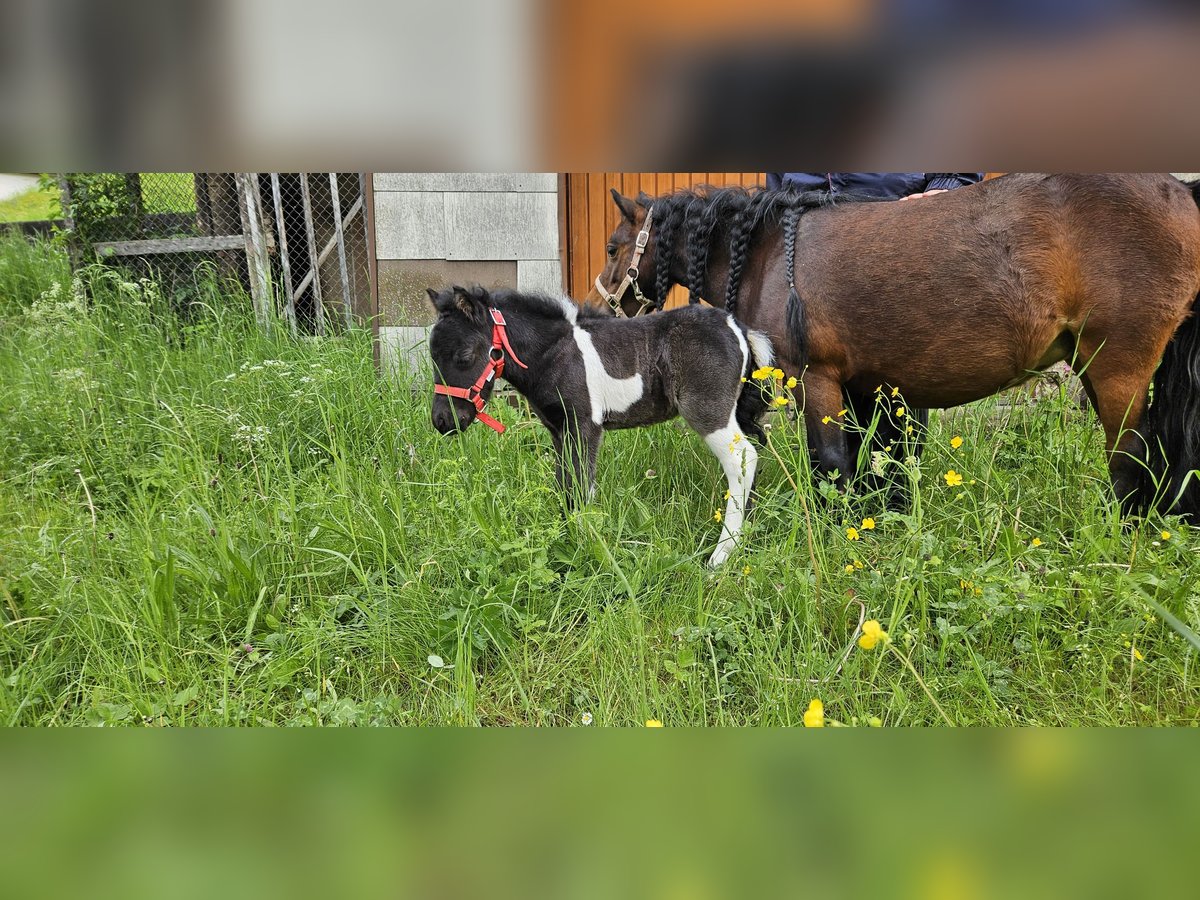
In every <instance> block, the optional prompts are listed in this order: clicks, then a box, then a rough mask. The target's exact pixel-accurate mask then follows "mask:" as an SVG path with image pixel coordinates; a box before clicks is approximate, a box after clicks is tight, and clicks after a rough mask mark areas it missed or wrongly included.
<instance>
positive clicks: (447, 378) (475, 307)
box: [429, 287, 772, 567]
mask: <svg viewBox="0 0 1200 900" xmlns="http://www.w3.org/2000/svg"><path fill="white" fill-rule="evenodd" d="M429 297H430V299H431V301H432V302H433V306H434V309H435V310H436V311H437V323H436V324H435V325H434V326H433V331H432V333H431V334H430V336H429V351H430V355H431V356H432V358H433V369H434V381H435V384H434V397H433V427H434V428H436V429H437V430H438V431H439V432H441V433H442V434H450V433H452V432H455V431H461V430H463V429H465V428H466V427H467V426H468V425H470V424H471V422H472V421H473V420H474V419H477V418H478V419H480V420H482V421H483V422H484V423H485V424H486V425H488V426H489V427H491V428H493V429H495V430H496V431H498V432H503V431H504V426H503V425H501V424H500V423H499V422H497V421H496V420H495V419H493V418H492V417H491V416H488V415H487V414H486V413H485V412H483V407H484V404H485V403H486V402H487V400H488V398H489V397H490V396H491V393H492V390H493V388H494V387H495V384H496V376H501V375H502V376H503V377H504V378H505V379H506V380H507V381H508V382H509V383H510V384H511V385H512V386H513V387H514V388H516V390H518V391H519V392H520V393H521V394H522V395H524V397H525V398H526V399H527V400H528V401H529V405H530V407H532V409H533V411H534V412H535V413H536V414H537V417H538V418H539V419H541V421H542V424H543V425H545V426H546V427H547V428H548V429H549V430H550V435H551V437H552V439H553V441H554V449H555V451H557V454H558V466H557V476H558V482H559V486H560V487H561V488H562V489H563V490H564V491H565V492H566V494H567V498H568V503H574V502H577V501H578V499H579V498H580V497H581V496H582V495H584V494H585V492H586V495H587V496H589V497H590V496H591V494H592V491H593V490H594V482H595V474H596V454H597V452H598V451H599V449H600V442H601V440H602V438H603V436H604V432H605V431H607V430H609V429H614V428H640V427H642V426H644V425H654V424H656V423H658V422H665V421H667V420H668V419H673V418H674V417H675V416H677V415H678V416H682V417H683V419H684V421H685V422H687V424H688V425H689V426H690V427H691V428H692V430H694V431H695V432H696V433H697V434H699V435H700V436H701V437H702V438H704V443H705V444H706V445H707V446H708V449H709V450H710V451H712V453H713V455H714V456H716V457H717V459H718V460H720V462H721V468H722V469H723V470H724V472H725V477H726V478H727V479H728V481H729V502H728V504H727V505H726V509H725V517H724V519H723V527H722V531H721V539H720V541H719V542H718V544H717V548H716V550H714V551H713V554H712V557H711V558H710V559H709V565H710V566H714V567H715V566H719V565H720V564H721V563H723V562H724V561H725V559H726V558H727V557H728V556H729V554H730V552H731V551H732V550H733V548H734V546H735V544H736V542H737V538H738V533H739V532H740V531H741V528H742V522H743V519H744V518H745V513H746V506H747V503H748V502H749V499H750V488H751V486H752V485H753V483H754V471H755V468H756V466H757V464H758V453H757V451H756V450H755V449H754V446H753V444H752V443H751V442H750V441H749V440H747V436H750V437H754V438H757V439H761V438H762V431H761V430H760V428H759V426H758V423H757V419H758V417H759V416H760V415H761V414H762V412H763V411H764V410H765V408H766V402H765V401H764V399H763V396H762V392H761V390H760V388H759V386H758V385H757V384H755V383H754V382H752V381H750V380H749V375H750V372H751V370H752V369H754V368H756V367H758V368H761V367H764V366H768V365H770V364H771V361H772V352H771V344H770V341H768V340H767V338H766V336H765V335H762V334H760V333H758V332H756V331H749V330H748V329H746V328H744V327H743V326H742V325H740V324H739V323H738V322H737V321H736V320H734V318H733V316H731V315H728V314H727V313H724V312H722V311H720V310H716V309H713V308H711V307H704V306H689V307H686V308H683V309H679V310H673V311H670V312H667V313H664V314H663V315H657V316H645V317H641V318H637V319H616V318H613V317H612V316H610V315H609V314H608V312H607V311H599V310H593V309H589V308H587V307H581V306H579V305H577V304H576V303H575V302H574V301H573V300H570V299H569V298H566V297H561V298H552V297H547V296H543V295H540V294H527V293H519V292H517V291H511V290H503V291H496V292H494V293H489V292H488V291H485V290H484V289H483V288H479V287H475V288H471V289H465V288H461V287H454V288H450V289H448V290H443V291H441V292H440V293H439V292H437V291H434V290H432V289H430V290H429Z"/></svg>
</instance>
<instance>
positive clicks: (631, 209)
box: [609, 188, 637, 222]
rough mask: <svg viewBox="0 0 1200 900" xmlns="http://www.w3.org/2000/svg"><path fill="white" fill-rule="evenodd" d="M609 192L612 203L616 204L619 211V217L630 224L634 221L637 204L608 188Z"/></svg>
mask: <svg viewBox="0 0 1200 900" xmlns="http://www.w3.org/2000/svg"><path fill="white" fill-rule="evenodd" d="M609 190H610V191H612V198H613V203H615V204H617V209H619V210H620V211H621V215H623V216H624V217H625V218H626V219H627V220H629V221H630V222H632V221H634V217H635V216H636V215H637V204H636V203H634V202H633V201H632V200H630V199H629V198H628V197H626V196H624V195H622V194H621V192H620V191H618V190H617V189H616V188H609Z"/></svg>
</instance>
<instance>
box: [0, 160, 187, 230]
mask: <svg viewBox="0 0 1200 900" xmlns="http://www.w3.org/2000/svg"><path fill="white" fill-rule="evenodd" d="M141 174H142V195H143V202H144V210H145V212H146V213H148V214H151V215H153V214H155V213H172V212H193V211H194V210H195V209H196V188H195V182H194V180H193V177H192V173H191V172H143V173H141ZM57 200H58V195H57V192H56V191H54V190H50V191H43V190H39V189H37V188H33V189H31V190H28V191H26V192H25V193H23V194H18V195H17V196H15V197H10V198H9V199H7V200H0V222H43V221H46V220H49V219H53V218H55V216H56V215H57V214H58V209H57Z"/></svg>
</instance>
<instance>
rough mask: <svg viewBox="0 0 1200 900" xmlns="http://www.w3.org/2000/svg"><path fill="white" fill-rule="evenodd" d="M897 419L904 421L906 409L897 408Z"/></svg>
mask: <svg viewBox="0 0 1200 900" xmlns="http://www.w3.org/2000/svg"><path fill="white" fill-rule="evenodd" d="M896 418H897V419H903V418H904V407H903V406H899V407H897V408H896Z"/></svg>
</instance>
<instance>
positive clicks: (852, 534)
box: [846, 527, 858, 541]
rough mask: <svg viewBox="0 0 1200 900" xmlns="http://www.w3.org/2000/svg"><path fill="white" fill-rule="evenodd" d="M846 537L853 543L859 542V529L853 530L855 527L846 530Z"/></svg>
mask: <svg viewBox="0 0 1200 900" xmlns="http://www.w3.org/2000/svg"><path fill="white" fill-rule="evenodd" d="M846 537H847V538H849V539H850V540H852V541H857V540H858V529H857V528H853V527H851V528H847V529H846Z"/></svg>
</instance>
